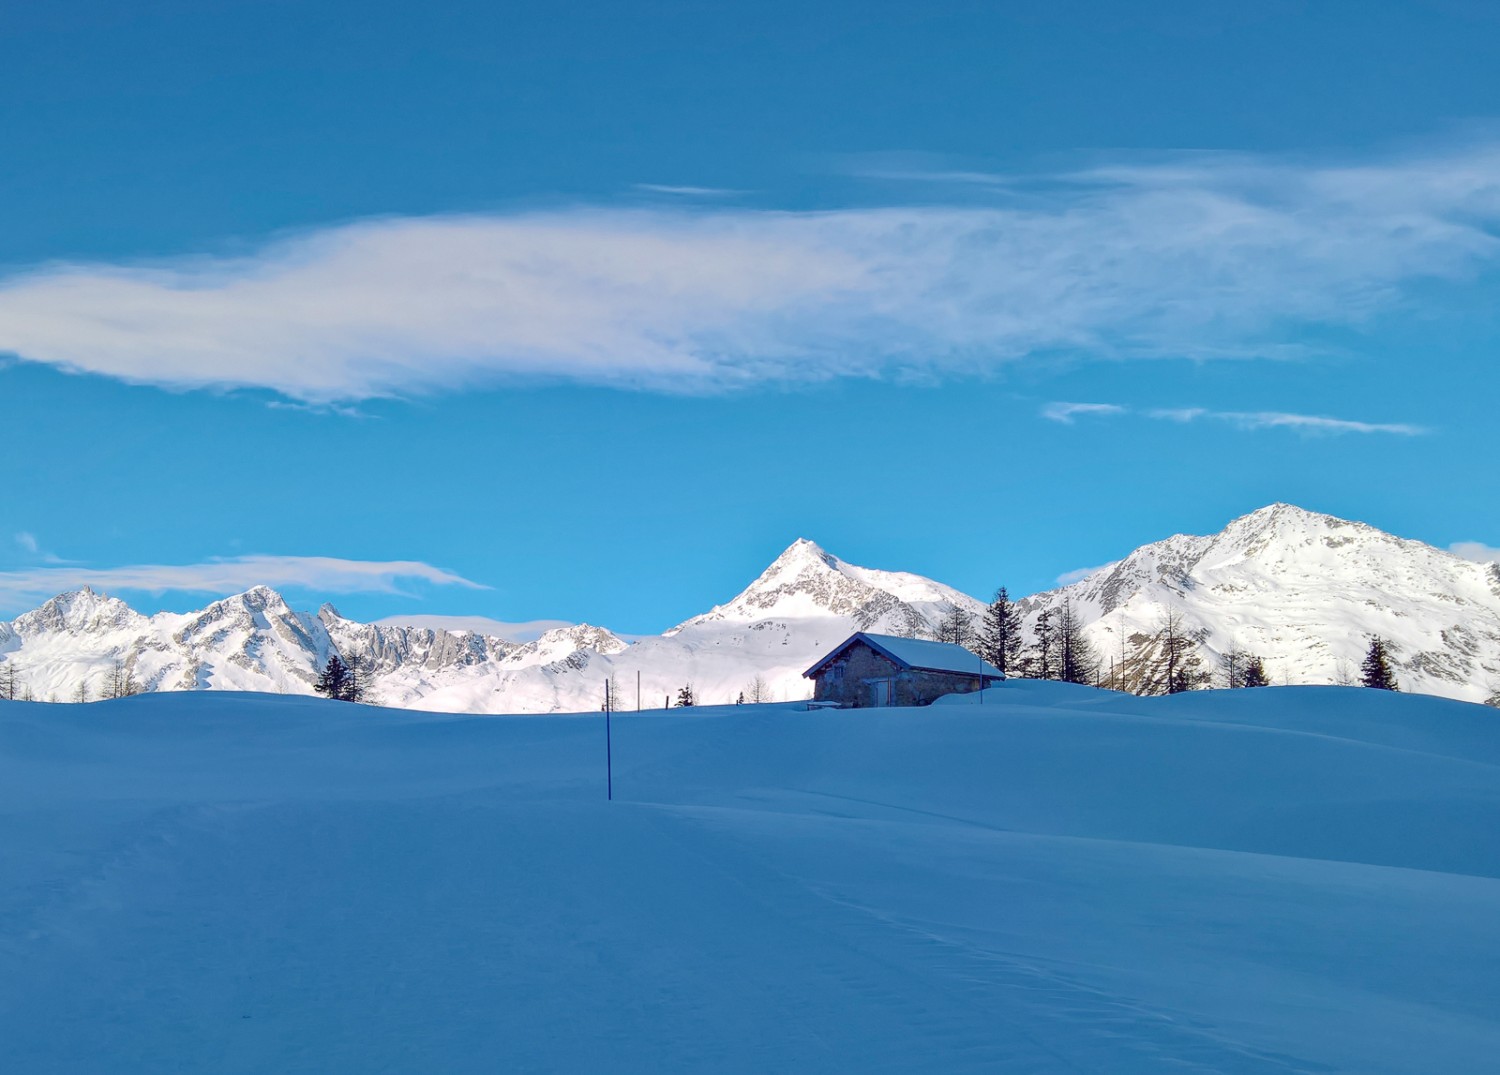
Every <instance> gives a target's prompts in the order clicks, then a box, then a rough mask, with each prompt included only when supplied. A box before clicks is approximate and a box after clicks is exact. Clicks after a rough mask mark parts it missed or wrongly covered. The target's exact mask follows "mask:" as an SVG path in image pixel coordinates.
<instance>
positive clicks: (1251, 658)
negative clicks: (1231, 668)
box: [1240, 653, 1271, 687]
mask: <svg viewBox="0 0 1500 1075" xmlns="http://www.w3.org/2000/svg"><path fill="white" fill-rule="evenodd" d="M1270 685H1271V680H1270V679H1269V678H1268V677H1267V676H1266V666H1265V665H1264V664H1263V663H1262V662H1261V659H1260V658H1259V657H1257V656H1255V654H1253V653H1252V654H1248V655H1247V656H1246V659H1245V670H1244V672H1243V673H1242V674H1241V675H1240V686H1241V687H1269V686H1270Z"/></svg>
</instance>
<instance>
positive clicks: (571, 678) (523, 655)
mask: <svg viewBox="0 0 1500 1075" xmlns="http://www.w3.org/2000/svg"><path fill="white" fill-rule="evenodd" d="M995 578H996V581H997V582H1003V581H1004V578H1005V565H1004V560H1003V555H1002V556H1000V557H998V558H997V564H996V568H995ZM1065 602H1066V603H1068V604H1069V605H1071V607H1072V609H1073V611H1074V612H1075V614H1077V615H1078V616H1079V618H1080V620H1081V621H1082V622H1083V623H1084V624H1085V632H1086V634H1087V635H1088V637H1089V638H1090V640H1091V641H1092V642H1093V643H1094V648H1095V650H1096V656H1098V657H1099V659H1100V660H1101V662H1102V665H1104V666H1107V664H1108V662H1109V660H1110V659H1111V657H1115V658H1116V659H1118V657H1119V656H1120V655H1121V654H1123V653H1124V652H1125V651H1126V650H1127V649H1128V647H1129V645H1130V643H1129V639H1130V637H1131V636H1132V635H1137V634H1143V633H1150V632H1151V631H1153V630H1154V629H1155V625H1156V624H1157V623H1158V622H1159V621H1160V619H1161V617H1162V616H1164V615H1165V614H1166V613H1167V611H1168V610H1173V611H1175V612H1176V613H1178V614H1180V615H1181V616H1182V618H1183V621H1184V623H1185V624H1186V625H1187V626H1188V628H1189V629H1191V630H1195V631H1198V632H1201V633H1202V634H1203V636H1204V640H1205V641H1204V647H1205V650H1206V651H1207V656H1208V658H1209V662H1208V663H1209V664H1210V665H1213V663H1214V659H1215V658H1217V657H1218V656H1220V655H1222V654H1224V653H1227V652H1229V651H1230V650H1244V651H1248V652H1251V653H1255V654H1258V655H1259V656H1261V657H1262V658H1263V659H1264V661H1265V664H1266V669H1267V671H1268V672H1269V673H1270V675H1271V678H1272V680H1273V681H1274V682H1276V683H1329V682H1334V681H1335V680H1338V679H1340V678H1344V677H1352V676H1353V675H1354V673H1355V670H1356V669H1357V667H1358V664H1359V660H1360V658H1361V657H1362V656H1363V654H1364V650H1365V647H1366V645H1367V643H1368V639H1369V637H1370V636H1371V635H1374V634H1379V635H1380V636H1381V637H1382V638H1384V639H1386V640H1387V642H1388V643H1389V644H1390V649H1391V652H1392V656H1393V657H1394V660H1395V667H1396V674H1397V676H1398V677H1399V679H1400V680H1401V684H1402V687H1403V689H1405V690H1409V691H1417V692H1426V693H1431V694H1439V695H1446V696H1448V697H1453V698H1460V699H1465V700H1469V701H1489V702H1491V703H1492V704H1500V566H1497V565H1494V564H1477V563H1472V562H1470V561H1468V560H1463V559H1460V558H1459V557H1457V556H1454V555H1452V554H1450V553H1447V552H1444V551H1442V550H1440V549H1435V548H1433V547H1432V546H1430V545H1425V544H1423V543H1422V542H1419V541H1409V540H1406V539H1404V538H1399V537H1395V536H1393V535H1391V534H1387V533H1384V532H1383V531H1380V530H1377V529H1375V528H1374V527H1371V526H1367V525H1365V524H1364V523H1357V522H1350V521H1348V520H1344V519H1338V518H1335V517H1333V516H1330V515H1320V514H1317V513H1315V512H1310V511H1305V510H1303V509H1302V508H1298V507H1295V506H1293V505H1290V504H1271V505H1269V506H1267V507H1264V508H1261V509H1259V510H1258V511H1254V512H1251V513H1250V514H1248V515H1244V516H1241V517H1240V518H1238V519H1235V520H1234V521H1232V522H1231V523H1230V524H1229V525H1228V526H1226V527H1225V528H1224V529H1223V530H1221V531H1220V532H1219V533H1217V534H1211V535H1208V536H1201V537H1200V536H1193V535H1186V534H1178V535H1175V536H1173V537H1169V538H1167V539H1165V540H1163V541H1158V542H1153V543H1151V544H1149V545H1144V546H1142V547H1141V548H1139V549H1136V550H1135V551H1134V552H1132V553H1130V554H1129V555H1128V556H1126V557H1125V558H1124V559H1121V560H1119V561H1116V562H1115V563H1112V564H1109V565H1107V566H1105V567H1102V568H1100V569H1098V570H1097V571H1095V572H1093V573H1092V574H1090V575H1089V576H1088V577H1086V578H1084V579H1082V580H1081V581H1079V582H1076V583H1074V584H1072V585H1070V586H1065V587H1063V588H1061V589H1058V590H1053V591H1050V592H1048V593H1043V594H1037V595H1035V596H1033V597H1029V598H1026V599H1025V600H1024V601H1023V602H1022V603H1021V604H1022V609H1023V611H1024V613H1025V624H1026V629H1027V630H1031V629H1032V628H1033V627H1034V626H1035V623H1036V620H1037V617H1038V616H1039V615H1040V613H1041V612H1042V611H1043V610H1044V609H1049V608H1050V609H1056V608H1059V607H1061V606H1062V605H1063V604H1064V603H1065ZM955 606H957V607H959V608H962V609H964V610H966V611H968V612H970V613H971V614H973V615H976V616H977V615H979V614H980V613H981V612H982V610H983V603H982V602H980V601H978V600H976V599H975V598H973V597H970V596H968V595H967V594H963V593H960V592H959V591H957V590H955V589H953V588H952V587H949V586H945V585H943V584H942V583H939V582H934V581H933V580H931V579H928V578H924V577H922V576H920V575H913V574H907V573H904V572H898V571H880V570H875V569H872V568H865V567H858V566H856V565H854V564H850V563H847V562H845V561H843V560H841V559H839V558H838V557H837V556H835V555H833V554H832V553H830V552H828V551H826V550H825V549H823V548H821V547H819V546H818V545H817V544H815V543H813V542H811V541H808V540H806V539H798V540H797V541H795V542H793V543H792V544H791V545H789V546H788V547H787V548H786V550H785V551H784V552H782V553H781V555H779V556H778V557H776V559H775V560H773V561H772V562H771V564H770V565H769V566H768V567H767V568H766V569H765V570H764V571H763V572H761V574H760V575H759V576H758V577H757V578H756V579H755V580H754V581H752V582H751V583H750V585H749V586H747V587H746V588H745V589H744V590H742V591H741V592H740V593H739V594H737V595H735V596H734V597H733V598H731V599H730V600H729V601H726V602H725V603H723V604H720V605H715V606H714V607H713V608H711V609H710V610H709V611H707V612H705V613H703V614H701V615H699V616H694V617H692V618H691V619H688V620H685V621H684V622H682V623H680V624H678V625H677V626H676V627H674V628H672V629H671V630H669V631H667V632H666V633H665V634H663V635H659V636H655V637H648V638H640V639H635V640H633V641H630V642H627V641H626V640H624V639H622V638H620V637H619V636H617V635H615V634H613V633H612V632H610V631H608V630H606V629H605V628H602V627H597V626H590V625H589V624H578V625H574V626H565V627H558V628H554V629H552V630H548V631H546V632H544V633H542V634H541V635H540V637H538V638H536V639H535V640H533V641H530V642H524V643H520V642H514V641H508V640H506V639H502V638H498V637H493V636H489V635H485V634H481V633H477V632H472V631H461V630H442V629H436V628H431V627H403V626H399V625H391V624H367V623H358V622H356V621H353V620H348V619H345V618H344V617H343V616H341V615H340V614H339V612H338V610H337V609H335V608H334V607H333V606H332V605H324V606H323V607H322V608H321V609H319V610H318V612H317V613H316V614H312V613H307V612H299V611H296V610H294V609H292V608H291V607H289V606H288V604H287V602H286V601H285V600H284V599H283V598H282V596H281V595H280V594H278V593H277V592H276V591H274V590H271V589H268V588H267V587H264V586H256V587H253V588H251V589H250V590H247V591H246V592H245V593H243V594H236V595H234V596H231V597H226V598H224V599H222V600H219V601H215V602H213V603H211V604H210V605H209V606H208V607H207V608H205V609H203V610H202V611H199V612H193V613H187V614H176V613H160V614H158V615H155V616H150V617H146V616H142V615H140V614H139V613H137V612H135V611H134V610H132V609H131V608H130V607H129V606H128V605H126V604H125V603H124V602H123V601H119V600H117V599H115V598H112V597H107V596H105V595H103V594H99V593H96V592H94V591H92V590H90V589H88V588H84V589H82V590H78V591H74V592H72V593H66V594H59V595H58V596H57V597H54V598H52V599H51V600H49V601H47V602H46V603H45V604H43V605H42V606H41V607H40V608H38V609H36V610H34V611H32V612H28V613H26V614H24V615H22V616H19V617H17V618H16V619H15V620H14V621H13V622H11V623H4V622H0V659H3V660H4V661H5V662H6V663H8V664H10V665H11V666H12V667H14V668H16V669H17V670H18V675H17V678H18V681H19V683H21V684H24V685H25V686H26V687H29V689H30V690H31V692H32V694H33V695H34V696H35V697H38V698H49V697H50V698H53V699H56V700H58V701H66V700H68V699H70V698H72V697H74V696H75V695H76V693H77V691H78V687H79V685H80V684H83V685H84V687H85V689H86V690H87V691H88V692H89V693H90V694H91V695H92V696H95V697H97V696H98V694H99V693H100V690H101V688H102V686H103V684H104V683H106V682H107V681H108V677H109V675H110V672H111V670H112V669H113V668H114V666H115V663H116V662H121V663H122V664H123V665H125V666H126V667H128V668H129V669H130V671H131V673H132V675H133V678H134V680H135V682H136V683H138V684H139V685H141V686H142V687H143V688H145V689H147V690H252V691H274V692H282V693H294V694H310V693H312V685H313V683H314V682H315V680H316V678H317V674H318V671H319V670H320V669H321V668H322V666H323V665H324V663H326V661H327V659H328V656H329V654H330V653H335V652H336V653H339V654H340V655H342V656H343V657H344V658H345V659H346V660H347V659H350V658H352V657H358V658H359V659H360V661H361V662H363V663H365V664H366V666H367V667H369V668H370V669H371V670H372V672H373V673H374V676H375V681H376V689H375V694H376V697H377V699H378V700H379V701H381V702H382V703H384V704H387V705H395V706H406V707H411V708H420V709H432V710H439V711H456V712H490V713H504V712H520V713H525V712H556V711H582V710H591V709H596V708H597V707H598V705H599V703H600V701H601V700H602V697H603V689H604V683H605V681H606V680H613V682H614V684H615V692H616V697H617V698H621V699H624V700H625V702H626V704H627V707H629V706H633V705H634V704H635V702H636V698H637V696H639V698H640V702H641V704H642V705H643V706H646V707H657V706H660V705H662V704H663V703H664V702H665V701H666V700H667V698H668V697H669V696H670V697H675V695H676V692H677V690H678V689H679V688H680V687H682V686H684V685H687V684H692V685H693V687H694V689H695V691H696V693H697V694H698V697H699V698H700V700H702V701H704V702H709V703H723V702H732V701H734V700H735V699H736V698H737V697H739V695H740V694H741V693H743V692H745V691H747V689H748V688H750V686H751V684H752V683H754V682H755V681H757V680H759V684H760V687H762V688H765V689H766V690H768V691H769V693H770V694H771V695H772V696H774V697H776V698H778V699H794V698H802V697H806V695H807V683H806V681H804V680H803V679H802V678H801V673H802V671H803V670H804V669H806V668H807V667H809V666H810V665H812V664H813V663H814V662H815V661H816V660H817V659H818V658H819V657H821V656H822V655H823V654H824V653H826V652H827V651H828V649H829V648H831V647H832V646H835V645H837V644H838V643H840V642H842V641H843V640H844V639H845V638H846V637H848V635H850V634H852V633H853V632H854V631H857V630H867V631H877V632H881V633H894V634H902V633H910V632H913V631H925V630H928V629H929V628H930V627H931V626H933V625H935V624H936V623H937V622H938V621H939V620H940V619H941V617H942V616H943V615H944V614H945V613H947V612H949V611H950V610H951V609H952V608H953V607H955Z"/></svg>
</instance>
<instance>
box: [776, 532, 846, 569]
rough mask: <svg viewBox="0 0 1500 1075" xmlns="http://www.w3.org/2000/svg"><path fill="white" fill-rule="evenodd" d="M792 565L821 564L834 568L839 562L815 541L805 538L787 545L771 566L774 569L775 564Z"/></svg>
mask: <svg viewBox="0 0 1500 1075" xmlns="http://www.w3.org/2000/svg"><path fill="white" fill-rule="evenodd" d="M794 563H795V564H810V563H822V564H825V565H827V566H828V567H834V566H836V565H837V564H838V563H840V560H839V558H838V557H837V556H834V555H833V554H832V553H831V552H829V551H828V550H826V549H824V548H823V547H822V546H821V545H819V544H818V543H817V542H816V541H809V540H808V539H807V538H798V539H797V540H796V541H794V542H792V543H791V544H790V545H788V546H787V547H786V548H785V549H784V550H783V551H782V553H781V555H780V556H778V557H776V559H775V560H774V561H772V564H771V566H772V567H775V566H776V565H777V564H794Z"/></svg>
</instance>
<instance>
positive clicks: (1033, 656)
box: [1026, 608, 1058, 679]
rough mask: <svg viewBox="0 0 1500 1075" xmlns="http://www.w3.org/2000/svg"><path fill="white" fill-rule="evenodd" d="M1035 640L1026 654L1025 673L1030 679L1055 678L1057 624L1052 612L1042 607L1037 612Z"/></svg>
mask: <svg viewBox="0 0 1500 1075" xmlns="http://www.w3.org/2000/svg"><path fill="white" fill-rule="evenodd" d="M1034 634H1035V635H1036V641H1035V642H1034V643H1032V646H1031V649H1030V650H1029V651H1028V652H1027V655H1026V675H1027V676H1029V677H1030V678H1032V679H1056V678H1057V663H1058V662H1057V626H1056V624H1055V622H1054V617H1053V612H1052V610H1051V609H1050V608H1044V609H1042V611H1041V612H1039V613H1038V614H1037V617H1036V629H1035V631H1034Z"/></svg>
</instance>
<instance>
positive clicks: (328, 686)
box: [313, 653, 350, 702]
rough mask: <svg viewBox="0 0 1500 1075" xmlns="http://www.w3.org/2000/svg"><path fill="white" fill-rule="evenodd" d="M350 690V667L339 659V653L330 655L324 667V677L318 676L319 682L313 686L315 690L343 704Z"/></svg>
mask: <svg viewBox="0 0 1500 1075" xmlns="http://www.w3.org/2000/svg"><path fill="white" fill-rule="evenodd" d="M349 689H350V675H349V666H348V665H346V664H344V662H343V661H342V660H340V659H339V655H338V654H337V653H330V654H329V655H328V663H327V664H326V665H324V666H323V673H322V675H320V676H318V681H317V682H316V683H314V684H313V690H315V691H317V692H318V693H319V694H322V695H326V696H327V697H329V698H332V699H334V700H335V701H340V702H342V701H344V700H345V699H346V696H347V695H348V693H349Z"/></svg>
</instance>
